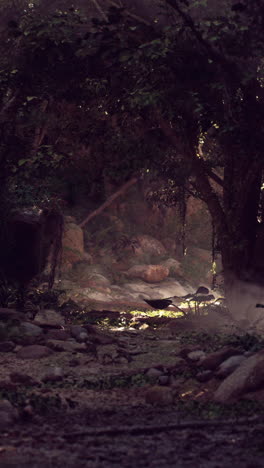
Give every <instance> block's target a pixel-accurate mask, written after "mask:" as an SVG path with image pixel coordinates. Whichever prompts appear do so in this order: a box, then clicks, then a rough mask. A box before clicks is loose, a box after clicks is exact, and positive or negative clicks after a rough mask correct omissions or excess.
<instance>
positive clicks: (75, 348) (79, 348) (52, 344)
mask: <svg viewBox="0 0 264 468" xmlns="http://www.w3.org/2000/svg"><path fill="white" fill-rule="evenodd" d="M46 345H47V346H48V347H49V348H51V349H52V350H54V351H59V352H62V351H67V352H70V353H77V352H79V353H82V352H84V351H86V350H87V347H86V344H85V343H76V341H75V340H74V341H70V340H68V341H60V340H48V341H47V342H46Z"/></svg>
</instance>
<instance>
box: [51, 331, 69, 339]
mask: <svg viewBox="0 0 264 468" xmlns="http://www.w3.org/2000/svg"><path fill="white" fill-rule="evenodd" d="M70 336H71V335H70V333H69V332H67V331H66V330H49V331H48V333H47V334H46V335H45V338H46V340H61V341H66V340H68V338H70Z"/></svg>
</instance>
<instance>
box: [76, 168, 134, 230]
mask: <svg viewBox="0 0 264 468" xmlns="http://www.w3.org/2000/svg"><path fill="white" fill-rule="evenodd" d="M138 180H139V178H138V177H133V178H132V179H130V180H128V182H126V183H125V184H124V185H122V187H120V189H118V190H117V191H116V192H115V193H113V195H111V197H109V198H108V199H107V200H106V201H105V202H104V203H103V204H102V205H101V206H99V208H97V209H96V210H94V211H93V212H92V213H90V214H89V215H88V216H87V217H86V218H85V219H84V220H83V221H82V222H81V223H80V224H79V226H80V227H83V226H85V225H86V224H87V223H88V221H90V220H91V219H92V218H94V217H95V216H97V215H99V214H100V213H101V212H102V211H103V210H105V208H107V207H108V206H110V205H111V204H112V203H113V201H114V200H116V199H117V198H118V197H120V195H123V193H124V192H126V191H127V190H128V189H129V188H130V187H131V186H132V185H134V184H136V183H137V182H138Z"/></svg>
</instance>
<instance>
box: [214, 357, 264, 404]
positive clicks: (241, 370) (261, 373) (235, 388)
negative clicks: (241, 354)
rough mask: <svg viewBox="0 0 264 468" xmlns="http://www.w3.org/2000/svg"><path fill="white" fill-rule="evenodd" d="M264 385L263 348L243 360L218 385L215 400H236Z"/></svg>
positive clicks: (220, 401) (224, 401)
mask: <svg viewBox="0 0 264 468" xmlns="http://www.w3.org/2000/svg"><path fill="white" fill-rule="evenodd" d="M263 386H264V351H263V350H261V351H259V352H258V353H256V354H254V355H253V356H251V357H249V358H248V359H246V360H245V361H243V362H242V363H241V364H240V366H239V367H238V368H237V369H236V370H235V371H234V372H233V373H232V374H231V375H229V376H228V377H227V378H226V379H225V380H224V381H223V382H222V383H221V384H220V386H219V387H218V389H217V390H216V392H215V394H214V400H215V401H217V402H219V403H227V402H232V401H235V400H236V399H237V398H239V397H242V396H243V395H244V394H245V393H248V392H254V391H255V390H258V389H259V388H262V389H263Z"/></svg>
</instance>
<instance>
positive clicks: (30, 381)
mask: <svg viewBox="0 0 264 468" xmlns="http://www.w3.org/2000/svg"><path fill="white" fill-rule="evenodd" d="M9 378H10V380H11V382H13V383H19V384H22V385H24V386H26V387H28V386H29V387H31V386H32V387H34V386H36V385H39V384H40V383H39V382H38V381H37V380H35V379H34V378H33V377H31V376H30V375H27V374H22V373H20V372H11V374H10V375H9Z"/></svg>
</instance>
